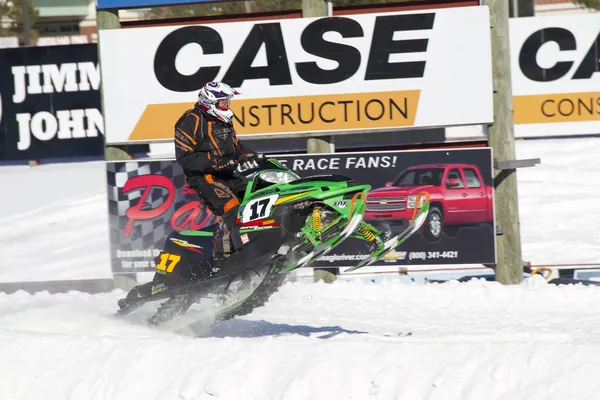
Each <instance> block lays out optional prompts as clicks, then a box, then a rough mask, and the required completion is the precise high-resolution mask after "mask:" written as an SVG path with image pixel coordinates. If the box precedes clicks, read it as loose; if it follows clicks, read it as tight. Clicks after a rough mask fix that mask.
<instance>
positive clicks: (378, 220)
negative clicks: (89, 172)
mask: <svg viewBox="0 0 600 400" xmlns="http://www.w3.org/2000/svg"><path fill="white" fill-rule="evenodd" d="M276 158H277V159H278V160H279V161H280V162H281V163H283V164H285V165H286V166H287V167H288V168H290V169H291V170H293V171H294V172H295V173H297V174H298V175H299V176H301V177H308V176H311V175H321V174H329V173H332V174H342V175H347V176H349V177H351V178H353V179H355V180H356V181H359V182H361V183H368V184H370V185H371V186H372V190H371V191H370V192H369V195H368V203H367V213H366V214H365V217H366V221H367V222H369V223H372V224H373V225H375V226H376V227H380V228H389V229H391V230H392V232H398V231H399V230H400V229H402V228H403V227H405V226H406V224H407V221H408V220H409V219H410V218H412V212H413V207H414V202H415V198H416V195H417V194H418V193H419V192H421V191H426V192H428V193H429V194H430V199H431V209H430V214H429V218H428V220H427V222H426V224H425V225H424V226H423V228H422V229H421V230H420V231H419V232H418V233H417V234H415V235H414V236H412V237H411V238H409V240H408V241H407V242H405V243H404V244H403V245H402V246H401V247H400V248H398V249H397V250H396V251H395V252H393V253H391V254H389V255H388V256H386V258H385V259H384V260H382V261H381V262H379V263H378V264H376V265H436V264H442V265H443V264H491V263H495V259H496V256H495V254H496V250H495V226H494V196H493V186H492V185H493V183H492V181H493V179H492V152H491V149H490V148H477V149H468V150H458V149H455V150H439V151H438V150H429V151H393V152H360V153H332V154H311V155H296V156H294V155H285V156H282V155H280V156H276ZM107 175H108V201H109V212H110V215H109V223H110V241H111V258H112V269H113V272H114V273H116V274H119V273H131V272H145V271H153V270H154V267H155V264H154V257H156V256H157V255H158V253H159V252H160V250H161V249H162V246H163V244H164V240H165V238H166V236H167V235H168V234H169V233H170V232H172V231H173V230H182V229H185V230H189V229H199V228H201V227H204V226H206V225H208V224H211V223H213V222H215V217H214V215H212V213H210V211H209V210H208V209H206V208H205V207H204V205H203V204H202V203H201V202H200V201H199V199H198V197H197V196H196V195H195V193H194V191H193V190H190V189H189V188H188V187H187V186H186V183H185V178H184V175H183V171H182V170H181V168H180V167H179V166H178V164H177V163H176V162H175V161H174V160H156V161H119V162H109V163H107ZM366 254H367V247H366V245H365V242H363V241H360V240H359V239H348V240H347V241H346V242H344V243H342V244H341V245H340V246H339V247H338V248H336V249H335V250H333V251H332V252H331V253H329V254H327V255H325V256H323V257H322V258H321V260H320V261H319V262H318V263H317V264H316V265H314V266H317V267H319V266H320V267H327V266H352V265H355V264H356V263H358V262H359V261H360V260H362V259H363V258H364V257H366Z"/></svg>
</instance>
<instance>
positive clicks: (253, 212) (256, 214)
mask: <svg viewBox="0 0 600 400" xmlns="http://www.w3.org/2000/svg"><path fill="white" fill-rule="evenodd" d="M278 198H279V195H278V194H273V195H271V196H266V197H260V198H258V199H254V200H252V201H250V202H249V203H248V204H247V205H246V207H244V212H243V213H242V223H246V222H250V221H254V220H257V219H262V218H265V217H267V216H269V215H270V214H271V208H273V205H274V204H275V202H276V201H277V199H278Z"/></svg>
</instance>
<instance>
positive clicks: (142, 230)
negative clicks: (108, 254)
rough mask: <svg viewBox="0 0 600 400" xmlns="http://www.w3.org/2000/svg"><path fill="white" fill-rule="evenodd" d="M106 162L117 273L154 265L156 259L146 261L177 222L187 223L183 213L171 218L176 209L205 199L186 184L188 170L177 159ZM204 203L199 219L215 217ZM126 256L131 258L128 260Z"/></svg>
mask: <svg viewBox="0 0 600 400" xmlns="http://www.w3.org/2000/svg"><path fill="white" fill-rule="evenodd" d="M106 165H107V170H106V173H107V185H108V208H109V227H110V241H111V249H112V268H113V273H130V272H144V271H153V270H154V265H153V264H152V263H146V264H144V262H147V261H151V260H153V259H154V257H155V256H156V255H157V254H158V252H159V251H160V249H162V246H163V245H164V241H165V239H166V237H167V236H168V235H169V234H170V233H171V232H172V231H173V230H174V225H175V226H179V225H180V224H182V221H179V220H180V219H181V217H180V218H178V221H173V222H172V221H171V220H172V217H173V214H174V213H175V212H176V211H177V210H179V209H180V208H181V207H183V206H184V205H186V204H187V203H190V202H199V198H198V196H197V195H196V194H195V192H193V191H192V190H185V188H184V187H185V185H186V183H187V182H186V179H185V175H184V173H183V170H182V169H181V167H180V166H179V164H177V163H176V162H175V161H164V160H159V161H124V162H110V163H107V164H106ZM171 196H172V200H171V204H170V205H169V204H168V201H169V198H170V197H171ZM142 199H143V200H144V201H143V204H140V201H142ZM198 204H200V207H201V212H200V216H199V217H198V218H197V219H196V221H195V223H196V224H201V223H202V221H204V225H208V224H211V223H213V222H214V216H213V215H212V214H210V212H209V210H208V208H206V207H204V205H203V204H202V203H201V202H199V203H198ZM161 211H162V212H161ZM184 220H185V219H184ZM189 226H190V224H186V225H185V226H183V228H184V229H188V227H189ZM123 259H126V260H127V261H128V263H123V262H122V260H123ZM129 261H131V263H129ZM136 261H138V263H137V264H135V262H136ZM139 261H143V262H139ZM136 265H137V267H136Z"/></svg>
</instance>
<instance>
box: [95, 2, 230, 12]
mask: <svg viewBox="0 0 600 400" xmlns="http://www.w3.org/2000/svg"><path fill="white" fill-rule="evenodd" d="M223 1H233V0H96V7H97V8H98V9H99V10H104V9H108V8H112V9H117V10H118V9H123V8H140V7H157V6H173V5H177V4H189V3H191V4H197V3H218V2H223Z"/></svg>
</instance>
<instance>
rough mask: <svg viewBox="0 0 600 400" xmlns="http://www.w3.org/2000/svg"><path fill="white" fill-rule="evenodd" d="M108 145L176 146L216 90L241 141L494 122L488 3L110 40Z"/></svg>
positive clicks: (150, 32) (110, 36)
mask: <svg viewBox="0 0 600 400" xmlns="http://www.w3.org/2000/svg"><path fill="white" fill-rule="evenodd" d="M100 40H101V43H102V46H101V52H102V54H101V56H102V75H103V76H104V77H110V78H108V79H105V80H104V82H103V87H102V90H103V95H104V99H105V104H106V108H105V118H106V123H107V135H106V136H107V142H108V143H125V142H134V141H144V142H149V141H170V140H172V138H173V125H174V123H175V122H176V121H177V119H178V118H179V117H180V116H181V114H182V113H183V112H185V111H186V110H187V109H189V108H191V107H193V104H194V102H195V101H196V99H197V93H198V90H199V89H200V88H201V87H202V85H203V84H204V83H206V82H208V81H212V80H218V81H224V82H226V83H228V84H230V85H231V86H233V87H235V88H237V89H239V90H240V91H241V93H242V94H241V96H238V97H236V99H235V100H234V101H233V102H232V105H231V107H232V109H233V110H234V112H235V113H236V119H235V123H236V129H237V132H238V134H239V135H240V136H249V135H252V137H253V138H264V137H269V136H273V135H275V136H281V135H299V134H303V133H312V132H317V133H321V134H322V133H327V132H330V133H345V132H350V131H353V132H373V131H377V130H382V129H387V130H399V129H409V128H413V129H414V128H416V127H419V128H423V127H441V126H452V125H469V124H484V123H491V122H492V120H493V99H492V96H493V91H492V75H491V70H492V68H491V51H490V26H489V11H488V8H487V7H486V6H478V7H459V8H449V9H440V10H428V11H419V12H416V11H410V12H390V13H374V14H362V15H351V16H343V17H332V18H297V19H286V20H268V21H245V22H224V23H215V24H208V25H187V26H181V25H177V26H157V27H140V28H130V29H112V30H101V31H100Z"/></svg>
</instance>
